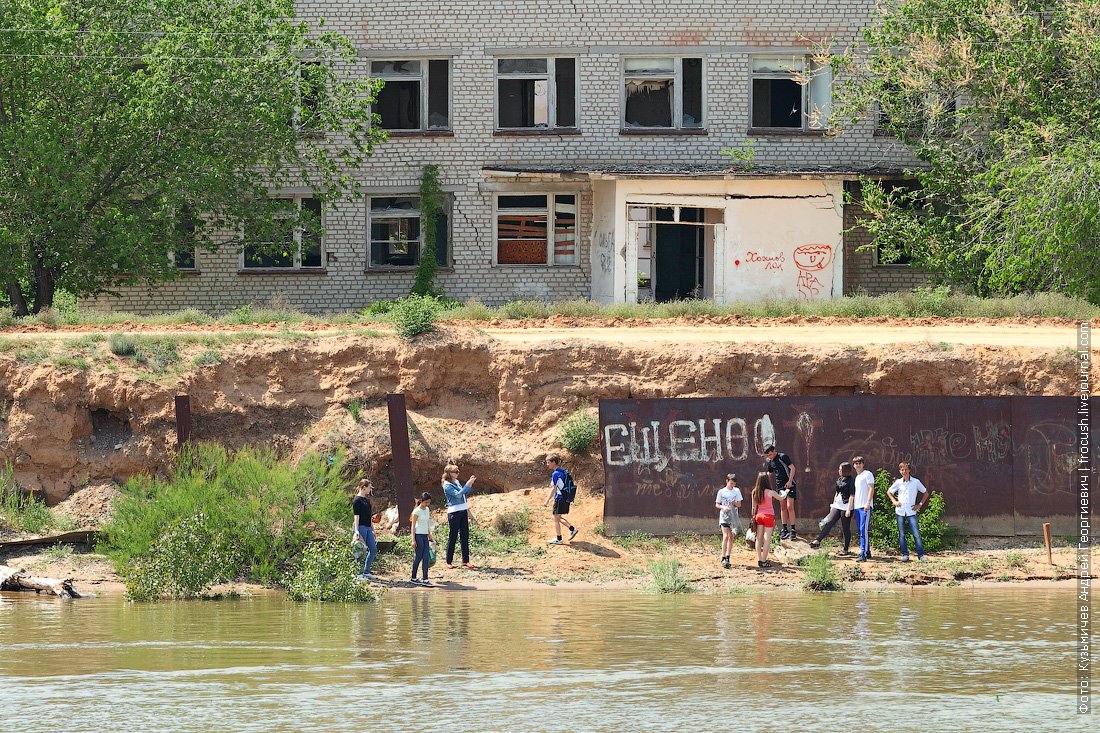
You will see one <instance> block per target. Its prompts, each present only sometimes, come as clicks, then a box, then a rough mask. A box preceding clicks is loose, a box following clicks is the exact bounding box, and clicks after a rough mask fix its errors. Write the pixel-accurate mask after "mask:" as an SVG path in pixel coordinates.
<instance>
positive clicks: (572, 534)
mask: <svg viewBox="0 0 1100 733" xmlns="http://www.w3.org/2000/svg"><path fill="white" fill-rule="evenodd" d="M579 533H580V530H579V529H577V528H576V527H574V528H573V529H571V530H569V541H570V542H572V541H573V538H574V537H576V536H577V534H579Z"/></svg>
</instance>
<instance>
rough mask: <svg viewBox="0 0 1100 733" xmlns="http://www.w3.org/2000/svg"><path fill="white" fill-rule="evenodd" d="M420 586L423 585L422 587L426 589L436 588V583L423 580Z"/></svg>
mask: <svg viewBox="0 0 1100 733" xmlns="http://www.w3.org/2000/svg"><path fill="white" fill-rule="evenodd" d="M420 585H421V587H424V588H434V587H435V583H433V582H432V581H430V580H422V581H420Z"/></svg>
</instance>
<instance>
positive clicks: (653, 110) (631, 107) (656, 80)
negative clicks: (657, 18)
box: [623, 56, 705, 129]
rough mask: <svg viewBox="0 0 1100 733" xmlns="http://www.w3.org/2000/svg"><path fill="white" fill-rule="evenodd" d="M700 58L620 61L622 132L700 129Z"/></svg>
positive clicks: (650, 58) (654, 58)
mask: <svg viewBox="0 0 1100 733" xmlns="http://www.w3.org/2000/svg"><path fill="white" fill-rule="evenodd" d="M704 106H705V105H704V100H703V59H701V58H677V57H661V56H649V57H643V56H639V57H632V58H625V59H623V127H624V128H625V129H639V128H656V129H661V128H665V129H684V128H686V129H700V128H702V127H703V122H704V117H703V109H704Z"/></svg>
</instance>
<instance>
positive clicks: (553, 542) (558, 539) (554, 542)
mask: <svg viewBox="0 0 1100 733" xmlns="http://www.w3.org/2000/svg"><path fill="white" fill-rule="evenodd" d="M546 544H548V545H560V544H563V543H562V541H561V537H555V538H554V539H552V540H550V541H549V542H547V543H546Z"/></svg>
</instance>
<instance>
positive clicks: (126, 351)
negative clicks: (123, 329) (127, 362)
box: [107, 333, 137, 356]
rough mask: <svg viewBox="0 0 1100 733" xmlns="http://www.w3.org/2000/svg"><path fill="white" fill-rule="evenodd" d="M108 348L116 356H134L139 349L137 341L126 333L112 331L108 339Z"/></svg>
mask: <svg viewBox="0 0 1100 733" xmlns="http://www.w3.org/2000/svg"><path fill="white" fill-rule="evenodd" d="M107 348H108V349H110V350H111V353H112V354H114V355H115V356H133V355H134V353H135V352H136V351H137V341H136V340H135V339H134V337H133V336H130V335H128V334H125V333H112V334H111V335H110V337H108V339H107Z"/></svg>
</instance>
